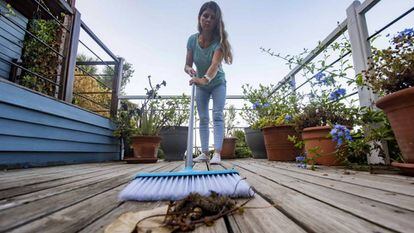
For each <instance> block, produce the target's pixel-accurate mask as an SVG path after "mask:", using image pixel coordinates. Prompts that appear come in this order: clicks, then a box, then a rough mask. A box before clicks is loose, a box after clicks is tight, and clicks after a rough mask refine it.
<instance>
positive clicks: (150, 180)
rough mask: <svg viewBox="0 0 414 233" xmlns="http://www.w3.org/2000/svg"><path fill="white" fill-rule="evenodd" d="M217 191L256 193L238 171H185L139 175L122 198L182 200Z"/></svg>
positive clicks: (224, 192)
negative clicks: (192, 195)
mask: <svg viewBox="0 0 414 233" xmlns="http://www.w3.org/2000/svg"><path fill="white" fill-rule="evenodd" d="M212 191H214V192H216V193H218V194H220V195H225V196H231V197H251V196H252V195H253V194H254V192H253V190H252V189H251V187H250V186H249V185H248V183H247V182H246V181H245V180H244V179H242V178H241V177H240V175H239V174H238V173H237V172H236V171H235V170H221V171H187V172H186V171H184V172H173V173H152V175H151V173H147V174H143V175H142V174H141V175H140V174H139V175H137V176H136V178H135V179H134V180H133V181H132V182H131V183H130V184H128V185H127V187H125V189H124V190H122V192H121V193H120V195H119V199H120V200H123V201H126V200H135V201H159V200H171V201H175V200H180V199H183V198H185V197H186V196H188V195H189V194H190V193H199V194H201V195H203V196H210V194H211V192H212Z"/></svg>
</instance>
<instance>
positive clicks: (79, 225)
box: [0, 159, 414, 232]
mask: <svg viewBox="0 0 414 233" xmlns="http://www.w3.org/2000/svg"><path fill="white" fill-rule="evenodd" d="M223 165H224V166H225V167H233V166H235V167H236V168H237V169H238V170H239V171H240V173H241V175H242V176H244V177H247V181H248V182H249V183H250V184H251V185H253V186H254V188H255V189H256V190H257V192H258V193H257V195H256V196H255V198H254V199H253V200H252V201H250V202H249V203H248V205H247V206H261V207H266V208H258V209H247V210H246V211H245V213H244V214H243V215H238V214H236V215H233V216H230V217H228V218H225V219H221V220H220V221H217V222H216V223H215V224H214V226H212V227H200V228H197V230H196V231H197V232H414V178H413V177H405V176H399V175H371V174H368V173H366V172H355V171H345V170H343V169H334V168H320V169H318V170H316V171H310V170H304V169H300V168H297V167H295V165H294V164H290V163H278V162H269V161H267V160H253V159H240V160H227V161H226V162H225V163H224V164H223ZM181 166H182V163H178V162H171V163H167V162H158V163H156V164H148V165H144V164H139V165H137V164H135V165H132V164H124V163H121V162H116V163H101V164H96V163H95V164H81V165H67V166H56V167H47V168H34V169H21V170H10V171H0V232H4V231H9V232H101V231H103V229H104V228H105V227H106V226H107V225H108V224H109V223H111V222H112V221H113V220H114V219H116V218H117V217H118V216H119V215H121V214H122V213H125V212H128V211H138V210H144V209H151V208H154V207H156V206H160V205H165V203H163V202H152V203H137V202H118V201H117V194H118V193H119V192H120V190H121V189H122V188H123V187H124V186H125V185H126V184H127V183H128V181H129V180H130V179H131V177H132V176H133V175H134V174H135V173H137V172H141V171H147V172H148V171H150V172H152V171H172V170H178V169H180V168H181ZM203 167H204V165H203V166H202V167H201V169H204V168H203Z"/></svg>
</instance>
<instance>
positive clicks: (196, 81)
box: [189, 78, 208, 86]
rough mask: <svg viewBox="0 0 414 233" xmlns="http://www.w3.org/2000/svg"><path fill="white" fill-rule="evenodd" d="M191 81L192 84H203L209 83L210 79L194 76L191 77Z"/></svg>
mask: <svg viewBox="0 0 414 233" xmlns="http://www.w3.org/2000/svg"><path fill="white" fill-rule="evenodd" d="M189 83H190V86H191V85H192V84H195V85H200V86H203V85H206V84H207V83H208V80H207V79H206V78H192V79H190V82H189Z"/></svg>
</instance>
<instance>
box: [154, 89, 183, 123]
mask: <svg viewBox="0 0 414 233" xmlns="http://www.w3.org/2000/svg"><path fill="white" fill-rule="evenodd" d="M189 105H190V98H189V97H188V96H186V95H185V94H184V93H183V94H182V95H181V96H179V97H174V98H172V99H171V100H167V101H159V102H158V104H157V109H159V110H160V112H159V114H161V115H162V117H163V118H165V119H166V122H165V126H172V127H174V126H185V125H187V124H188V118H189V116H190V109H189V107H188V106H189Z"/></svg>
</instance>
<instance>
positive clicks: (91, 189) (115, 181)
mask: <svg viewBox="0 0 414 233" xmlns="http://www.w3.org/2000/svg"><path fill="white" fill-rule="evenodd" d="M163 166H165V164H163V163H160V164H157V165H154V166H147V167H145V168H143V169H140V168H135V167H134V168H131V167H130V168H128V169H119V170H118V171H116V172H114V173H113V174H112V175H113V176H112V178H109V179H105V180H103V181H101V182H96V183H95V184H93V185H89V186H87V187H82V188H79V189H75V190H71V191H68V192H65V193H63V194H59V195H55V196H51V197H47V198H43V199H40V200H37V201H34V202H30V203H27V204H25V205H22V206H17V207H15V208H11V209H6V210H4V211H1V212H0V219H2V221H1V222H0V231H7V230H11V229H14V228H16V227H19V226H22V225H24V224H27V223H29V222H31V221H35V220H36V219H39V218H42V217H45V216H48V215H50V214H53V213H54V212H57V211H59V210H62V209H65V208H67V207H69V206H72V205H75V204H77V203H79V202H81V201H84V200H87V199H89V198H92V197H94V196H96V195H99V194H101V193H104V192H107V191H109V190H111V189H114V188H116V187H119V186H121V185H123V184H126V183H127V182H128V181H129V180H130V179H131V177H132V176H133V175H134V174H135V173H136V172H138V171H153V170H156V169H159V168H161V167H163ZM86 211H87V210H86ZM9 216H13V218H10V217H9Z"/></svg>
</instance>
